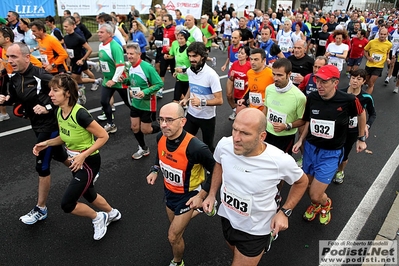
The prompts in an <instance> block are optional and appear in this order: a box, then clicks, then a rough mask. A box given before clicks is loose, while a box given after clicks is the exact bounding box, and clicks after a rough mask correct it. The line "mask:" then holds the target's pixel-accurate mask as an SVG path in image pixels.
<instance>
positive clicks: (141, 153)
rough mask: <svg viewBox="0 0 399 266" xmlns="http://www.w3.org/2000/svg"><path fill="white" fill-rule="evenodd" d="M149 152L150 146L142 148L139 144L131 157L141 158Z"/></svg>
mask: <svg viewBox="0 0 399 266" xmlns="http://www.w3.org/2000/svg"><path fill="white" fill-rule="evenodd" d="M149 154H150V148H147V149H146V150H143V148H141V146H140V145H139V149H138V150H137V151H136V152H135V153H134V154H133V155H132V158H133V159H135V160H138V159H141V158H142V157H143V156H148V155H149Z"/></svg>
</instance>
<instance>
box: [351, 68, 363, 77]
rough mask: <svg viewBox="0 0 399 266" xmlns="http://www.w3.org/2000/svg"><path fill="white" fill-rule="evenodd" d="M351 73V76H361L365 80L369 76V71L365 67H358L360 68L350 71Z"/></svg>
mask: <svg viewBox="0 0 399 266" xmlns="http://www.w3.org/2000/svg"><path fill="white" fill-rule="evenodd" d="M350 74H351V76H353V77H359V76H360V77H361V78H363V79H364V80H366V78H367V71H366V70H364V69H362V68H358V69H356V70H352V71H351V72H350Z"/></svg>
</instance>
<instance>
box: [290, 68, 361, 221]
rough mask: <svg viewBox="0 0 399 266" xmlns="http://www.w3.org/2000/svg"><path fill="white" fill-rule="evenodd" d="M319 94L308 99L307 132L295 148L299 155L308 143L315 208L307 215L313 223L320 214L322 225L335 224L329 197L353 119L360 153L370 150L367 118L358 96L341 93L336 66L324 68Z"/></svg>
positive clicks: (317, 76)
mask: <svg viewBox="0 0 399 266" xmlns="http://www.w3.org/2000/svg"><path fill="white" fill-rule="evenodd" d="M314 76H315V79H316V87H317V91H314V92H312V93H310V94H309V95H308V98H307V102H306V108H305V113H304V115H303V120H305V122H306V123H305V128H304V130H303V132H302V134H301V136H300V137H299V140H298V142H297V143H295V145H294V147H293V152H294V153H297V152H298V151H299V148H300V147H301V145H302V143H303V140H305V142H304V154H303V166H302V169H303V171H304V172H305V173H306V174H307V176H308V178H309V184H310V187H309V196H310V199H311V201H312V202H311V204H310V206H309V207H308V208H307V210H306V212H305V213H304V215H303V218H304V219H305V220H307V221H313V220H314V219H315V218H316V216H317V215H318V214H320V215H319V220H320V223H321V224H323V225H327V224H328V223H329V222H330V220H331V213H330V210H331V205H332V201H331V199H330V198H329V197H328V196H327V194H326V193H325V191H326V189H327V187H328V185H329V184H330V183H331V181H332V179H333V178H334V176H335V173H336V171H337V169H338V165H339V164H340V163H341V161H342V156H343V147H344V144H345V141H346V136H347V129H348V124H349V119H350V118H351V117H354V116H357V119H358V126H359V135H358V141H357V142H356V150H357V152H361V151H363V150H364V149H366V147H367V145H366V136H365V125H366V114H365V112H364V110H363V107H362V105H361V104H360V102H359V100H358V99H357V98H356V97H355V95H352V94H347V93H345V92H342V91H340V90H337V89H336V88H337V86H338V83H339V78H340V72H339V70H338V69H337V67H335V66H333V65H326V66H322V67H321V68H320V69H319V71H318V72H317V73H316V74H315V75H314Z"/></svg>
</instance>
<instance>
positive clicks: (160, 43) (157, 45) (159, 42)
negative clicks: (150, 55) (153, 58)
mask: <svg viewBox="0 0 399 266" xmlns="http://www.w3.org/2000/svg"><path fill="white" fill-rule="evenodd" d="M154 44H155V47H157V48H161V47H162V41H159V40H158V41H155V42H154Z"/></svg>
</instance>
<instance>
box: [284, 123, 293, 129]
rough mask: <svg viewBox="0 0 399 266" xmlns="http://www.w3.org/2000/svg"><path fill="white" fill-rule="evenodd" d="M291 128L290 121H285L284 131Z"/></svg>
mask: <svg viewBox="0 0 399 266" xmlns="http://www.w3.org/2000/svg"><path fill="white" fill-rule="evenodd" d="M291 129H292V123H286V124H285V130H286V131H289V130H291Z"/></svg>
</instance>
